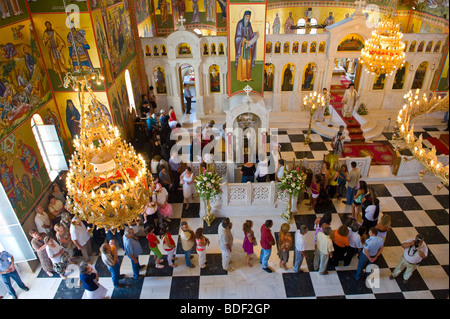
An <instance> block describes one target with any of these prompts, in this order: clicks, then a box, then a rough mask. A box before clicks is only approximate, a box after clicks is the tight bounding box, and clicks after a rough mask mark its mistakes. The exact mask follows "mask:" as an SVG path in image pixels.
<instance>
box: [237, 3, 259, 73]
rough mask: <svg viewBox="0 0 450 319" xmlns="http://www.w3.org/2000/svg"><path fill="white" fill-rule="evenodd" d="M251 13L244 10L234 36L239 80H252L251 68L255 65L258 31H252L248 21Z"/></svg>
mask: <svg viewBox="0 0 450 319" xmlns="http://www.w3.org/2000/svg"><path fill="white" fill-rule="evenodd" d="M251 14H252V13H251V11H249V10H247V11H245V12H244V16H243V17H242V19H241V20H239V22H238V23H237V26H236V34H235V36H234V42H235V50H236V61H235V68H236V79H237V80H238V81H240V82H247V81H253V79H252V68H253V67H254V66H255V60H256V45H257V41H258V38H259V32H258V31H256V32H253V28H252V24H251V22H250V18H251Z"/></svg>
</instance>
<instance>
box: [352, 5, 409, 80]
mask: <svg viewBox="0 0 450 319" xmlns="http://www.w3.org/2000/svg"><path fill="white" fill-rule="evenodd" d="M402 38H403V33H401V32H400V23H398V21H396V19H395V10H394V9H393V8H390V9H389V12H388V13H387V14H386V15H385V16H384V18H383V19H382V20H381V21H380V23H379V25H378V28H377V29H376V30H374V31H372V37H371V38H370V39H369V40H366V41H365V44H364V48H363V49H362V50H361V58H360V63H363V64H364V65H365V66H366V69H367V72H368V73H372V74H374V75H377V76H379V75H381V74H388V75H391V74H392V73H393V72H394V71H395V70H396V69H397V68H398V67H402V66H403V64H404V62H405V53H404V52H403V51H404V49H405V43H404V42H403V41H402Z"/></svg>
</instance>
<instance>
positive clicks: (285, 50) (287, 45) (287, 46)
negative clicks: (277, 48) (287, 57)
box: [283, 42, 291, 54]
mask: <svg viewBox="0 0 450 319" xmlns="http://www.w3.org/2000/svg"><path fill="white" fill-rule="evenodd" d="M290 48H291V44H290V43H289V42H284V45H283V53H284V54H289V51H290Z"/></svg>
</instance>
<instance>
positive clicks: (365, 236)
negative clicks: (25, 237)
mask: <svg viewBox="0 0 450 319" xmlns="http://www.w3.org/2000/svg"><path fill="white" fill-rule="evenodd" d="M150 89H151V88H150ZM149 91H150V92H149V94H148V95H147V96H144V100H143V101H144V102H143V103H144V104H143V108H142V110H143V115H145V117H146V118H147V129H148V133H149V136H150V138H151V139H152V141H153V142H154V145H160V146H161V148H160V150H157V151H154V153H153V155H154V156H153V157H152V158H151V162H150V165H149V168H150V172H151V174H152V177H153V180H152V183H151V186H150V191H151V194H150V197H149V199H148V203H147V205H146V206H145V208H144V211H143V212H142V214H141V215H140V216H139V217H138V218H137V219H136V220H135V222H133V223H131V224H130V225H126V226H125V228H124V229H123V230H119V229H102V230H99V229H96V228H95V227H92V226H91V225H88V224H86V223H85V222H84V221H82V220H80V219H79V218H78V217H77V216H74V215H72V214H71V213H70V212H69V211H68V210H67V209H66V206H65V200H66V193H67V190H66V188H65V185H64V179H65V175H64V174H62V175H61V176H60V178H59V179H58V180H57V182H56V183H55V184H54V185H53V186H52V193H51V195H50V196H49V197H48V202H49V204H48V207H47V208H46V209H45V208H44V207H43V206H42V205H38V206H37V207H36V208H35V211H36V215H35V219H34V221H35V224H36V228H35V229H31V230H30V231H29V235H30V236H31V238H32V239H31V246H32V248H33V249H34V250H35V252H36V255H37V257H38V259H39V261H40V264H41V267H42V269H43V270H44V271H45V272H46V273H47V275H48V276H54V275H55V274H57V275H59V276H60V277H61V278H62V279H65V278H67V276H68V273H67V270H68V266H69V264H76V265H78V267H79V272H80V276H79V281H80V284H82V285H83V287H84V288H85V290H86V292H87V293H86V295H87V298H91V299H98V298H105V297H106V295H107V289H106V288H105V287H103V286H102V285H101V284H100V283H99V281H98V274H97V272H96V270H95V268H94V267H93V266H92V264H91V259H90V257H91V256H92V255H93V254H94V252H93V251H95V250H96V249H95V247H96V248H98V253H99V256H100V257H101V260H102V262H103V263H104V264H105V266H106V267H107V268H108V270H109V271H110V272H111V279H112V282H113V285H114V287H123V285H122V284H121V283H120V279H121V278H123V277H124V275H122V274H121V273H120V266H121V263H120V261H119V258H118V249H119V248H121V249H123V250H124V251H125V255H126V256H127V257H128V258H129V259H130V261H131V266H132V273H133V275H132V276H133V278H135V279H137V278H140V277H142V275H140V271H141V270H142V269H144V268H145V267H146V265H141V264H140V262H139V256H140V255H142V254H143V251H144V250H143V247H142V241H141V240H140V238H139V236H138V234H139V233H140V232H141V233H142V228H143V230H144V234H145V238H146V239H147V242H146V244H148V247H149V249H150V253H151V254H152V255H154V258H155V259H154V260H155V263H154V267H155V268H157V269H161V268H164V267H165V266H164V264H163V254H166V255H167V264H168V266H169V267H178V266H179V265H180V262H177V261H176V260H177V257H176V256H175V253H176V243H175V241H174V239H173V238H172V235H171V233H170V231H169V229H170V223H171V222H172V220H171V217H172V215H173V209H172V206H171V204H170V203H169V195H170V194H173V195H176V193H177V192H180V189H179V187H180V186H182V194H183V198H184V205H183V209H184V210H187V211H188V210H189V209H190V204H191V203H192V200H193V197H194V196H195V186H194V183H195V175H194V172H193V171H192V169H191V168H190V167H188V166H186V165H184V164H183V163H182V162H181V159H180V157H179V155H178V153H177V152H173V153H172V154H171V155H170V157H168V156H167V155H168V150H170V149H171V143H173V141H172V140H170V138H169V136H170V132H171V131H172V130H175V129H177V128H179V127H180V126H181V125H180V124H179V123H178V121H177V118H176V115H175V112H174V111H173V108H170V109H169V115H165V111H160V118H159V119H158V118H156V101H155V100H154V95H152V93H151V92H152V90H149ZM170 123H172V124H170ZM214 124H215V123H214V122H213V121H212V122H209V123H207V125H206V126H205V127H204V128H202V131H201V132H199V133H200V134H199V136H198V137H195V138H194V141H193V143H195V142H197V143H200V144H201V145H202V146H204V145H206V144H207V143H208V142H209V141H210V140H211V139H212V138H213V136H211V129H212V127H213V125H214ZM164 150H166V151H164ZM276 150H277V148H275V152H272V153H270V154H269V157H268V159H267V160H263V161H260V162H259V163H258V164H257V166H255V164H253V163H245V164H244V165H243V166H242V169H241V174H242V180H241V181H242V182H244V183H245V182H249V181H250V182H254V181H255V179H256V180H257V181H258V182H265V181H267V179H269V180H270V181H277V180H280V179H281V178H282V176H283V172H284V170H285V169H286V164H287V163H285V161H284V160H283V159H281V157H280V156H279V149H278V152H276ZM191 156H192V155H191ZM271 161H273V163H276V164H277V165H276V166H275V171H270V170H269V167H270V164H271ZM203 164H204V163H202V164H201V165H200V167H201V168H202V167H204V165H203ZM308 187H309V189H310V203H309V209H310V210H314V209H315V208H316V206H317V205H319V204H321V203H326V202H329V201H331V200H332V199H333V198H335V197H337V198H338V199H341V198H345V200H344V203H345V204H346V205H348V206H350V209H351V215H350V217H349V218H348V219H347V222H346V223H344V225H342V226H340V227H339V228H338V229H334V230H333V229H332V228H331V219H332V214H331V213H325V214H323V216H321V217H318V218H317V219H316V221H315V222H314V232H315V233H314V247H315V252H314V260H313V266H314V269H315V270H316V271H318V272H319V274H321V275H326V274H327V273H328V270H329V269H335V267H336V266H338V265H339V262H340V261H343V265H344V266H348V265H350V263H351V260H352V259H353V258H354V256H355V255H358V256H359V257H358V267H357V270H356V272H355V279H357V280H359V279H361V278H365V275H364V274H363V273H364V269H365V268H366V266H367V265H368V264H370V263H376V260H377V258H378V257H379V256H380V254H381V253H382V251H383V246H384V240H385V238H386V234H387V233H388V232H389V231H390V230H391V221H390V216H389V215H383V214H382V212H381V206H380V201H379V200H378V198H377V195H376V191H375V190H374V189H373V188H371V187H370V186H368V185H367V183H366V182H365V181H363V180H361V172H360V170H359V169H358V168H357V164H356V162H352V163H351V168H350V170H349V169H348V167H347V166H346V165H345V164H343V165H339V163H338V162H335V163H333V164H330V163H329V162H324V163H323V166H322V171H321V174H314V175H313V176H312V180H311V183H310V185H308ZM273 224H274V223H273V221H272V220H270V219H268V220H266V221H265V222H264V224H262V225H261V226H260V227H261V228H260V238H259V241H258V238H256V236H255V232H254V231H253V221H251V220H247V221H245V223H244V224H243V225H242V238H243V241H242V242H243V244H242V250H243V251H244V252H245V254H246V257H245V265H246V266H248V267H253V266H254V265H253V264H252V262H251V260H252V257H253V255H255V247H256V246H258V245H260V256H259V262H260V264H261V268H262V270H264V271H265V272H267V273H272V272H273V271H274V270H273V269H272V268H271V267H269V260H270V257H271V254H272V249H273V248H274V246H276V250H277V254H278V258H279V267H280V268H281V269H284V270H288V269H289V268H288V262H289V256H290V253H289V252H290V250H291V248H294V249H293V250H294V261H293V271H294V272H296V273H301V272H303V271H302V269H301V265H302V263H303V262H304V260H305V259H306V258H309V257H308V256H307V254H306V250H307V247H308V237H307V233H308V231H309V229H308V227H307V226H306V225H301V226H300V227H299V229H298V230H296V232H295V235H294V236H292V235H291V233H290V232H289V231H290V225H289V224H287V223H283V224H282V225H281V227H280V230H279V236H278V241H276V240H275V237H274V234H273V232H272V227H273ZM142 226H143V227H142ZM232 227H233V223H232V221H231V220H230V218H225V219H224V220H223V221H222V222H221V223H220V225H219V227H218V237H219V248H220V251H221V256H222V268H223V269H224V270H226V271H227V272H231V271H233V270H234V268H233V267H231V266H230V263H231V258H232V253H233V251H234V249H235V248H234V247H233V243H234V237H233V232H232ZM234 233H235V234H236V232H234ZM179 235H180V239H181V240H180V241H181V246H182V247H181V248H182V251H183V252H184V256H185V258H184V262H185V266H186V267H189V268H195V267H196V265H194V263H193V262H192V258H193V256H192V252H193V251H194V250H195V251H196V252H197V254H198V266H199V267H200V268H205V267H208V262H207V258H206V256H207V255H206V253H207V250H208V247H209V246H210V240H209V239H208V238H207V237H206V236H205V235H204V229H203V228H197V229H196V230H195V231H194V230H193V229H191V228H190V227H189V225H188V223H187V222H186V221H182V223H181V225H180V231H179ZM93 247H94V249H93ZM402 247H403V248H404V254H403V257H402V258H401V260H400V262H399V264H398V266H397V267H396V268H395V270H394V271H393V272H392V275H391V277H390V278H391V279H394V278H395V277H397V276H398V275H399V274H400V273H401V272H402V271H403V270H404V269H406V271H405V273H404V275H403V278H404V281H405V282H407V281H408V279H409V278H410V276H411V275H412V273H413V271H414V270H415V269H416V268H417V267H418V265H419V264H420V261H421V260H422V259H423V258H425V257H426V256H427V254H428V249H427V246H426V244H425V243H424V237H423V236H422V235H420V234H418V235H417V236H416V238H411V239H408V240H407V241H405V242H404V243H402ZM0 274H1V276H2V279H3V282H4V283H5V285H6V287H7V289H8V292H9V294H10V295H11V296H12V297H13V298H17V294H16V292H15V291H14V289H13V287H12V284H11V279H13V280H14V281H16V282H17V284H18V286H19V287H20V288H22V289H24V290H28V289H29V288H28V287H27V286H25V284H24V283H23V282H22V280H21V279H20V276H19V274H18V272H17V270H16V269H15V266H14V257H13V256H12V255H11V254H9V253H8V252H6V251H3V252H1V253H0Z"/></svg>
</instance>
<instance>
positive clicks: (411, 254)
mask: <svg viewBox="0 0 450 319" xmlns="http://www.w3.org/2000/svg"><path fill="white" fill-rule="evenodd" d="M402 247H403V248H404V251H403V256H402V258H401V259H400V261H399V263H398V265H397V267H395V269H394V271H393V273H392V275H390V276H389V278H390V279H394V278H395V277H397V276H398V275H400V273H401V272H402V271H403V270H404V269H405V268H406V270H405V273H404V274H403V282H404V283H405V284H406V283H408V280H409V278H410V277H411V275H412V274H413V272H414V270H416V269H417V268H418V267H419V264H420V262H421V261H422V259H424V258H426V257H427V256H428V247H427V245H426V244H425V241H424V238H423V236H422V235H421V234H417V236H416V238H410V239H408V240H407V241H405V242H403V243H402Z"/></svg>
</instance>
